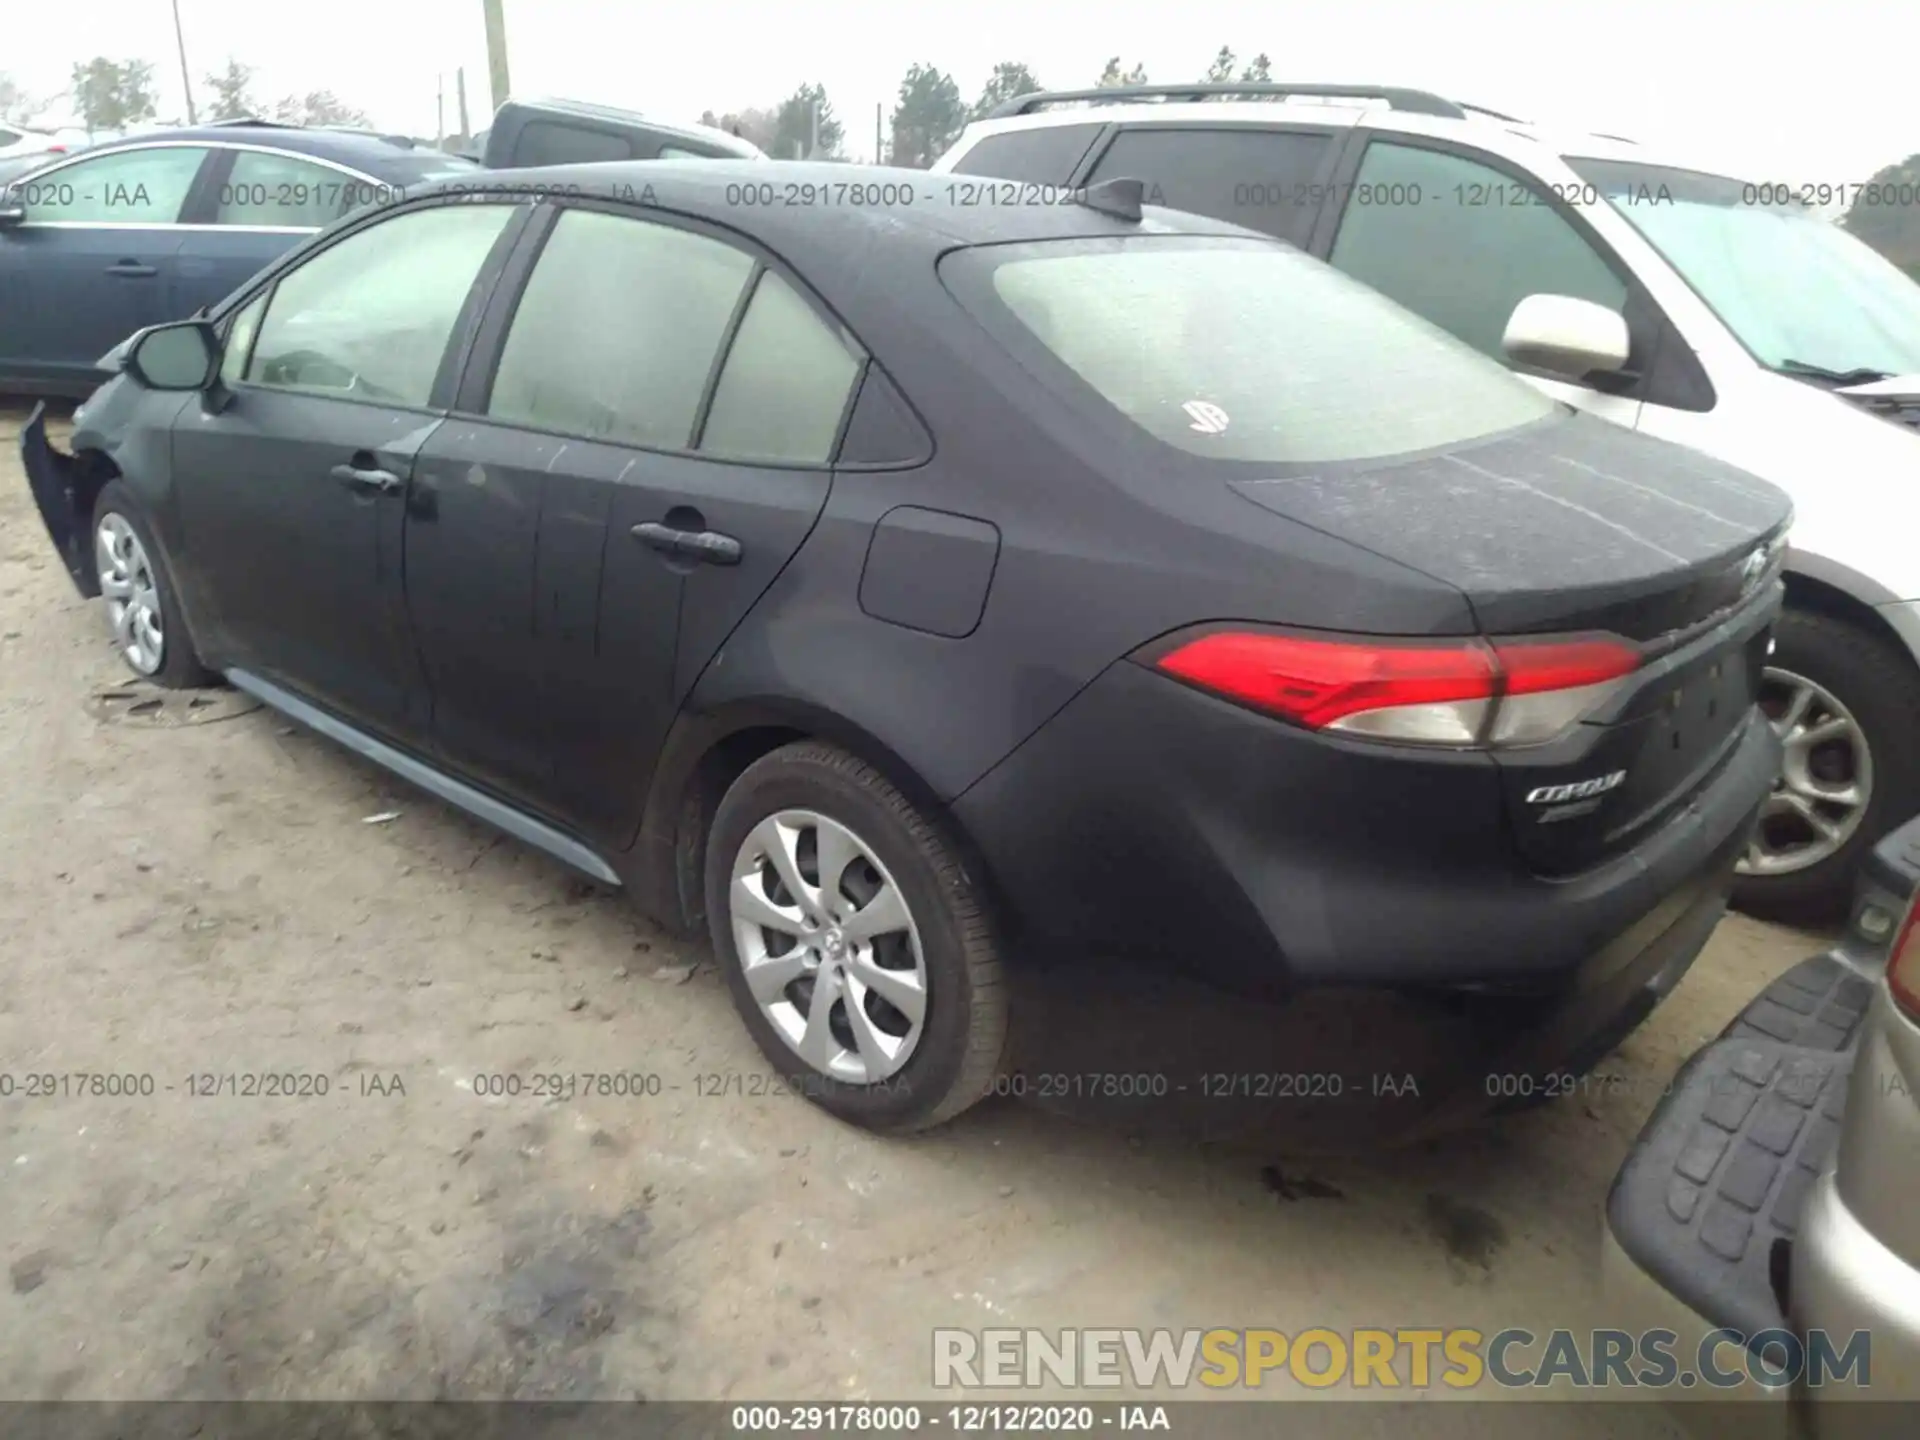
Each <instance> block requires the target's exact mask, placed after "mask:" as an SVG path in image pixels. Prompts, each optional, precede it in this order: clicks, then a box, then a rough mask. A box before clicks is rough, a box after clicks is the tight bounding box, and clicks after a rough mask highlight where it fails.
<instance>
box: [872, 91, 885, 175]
mask: <svg viewBox="0 0 1920 1440" xmlns="http://www.w3.org/2000/svg"><path fill="white" fill-rule="evenodd" d="M886 111H887V105H886V102H885V101H884V100H880V101H875V102H874V106H873V163H874V164H876V165H884V164H886V163H887V152H886V151H885V150H884V149H882V148H881V145H880V135H881V129H880V117H881V116H882V115H884V114H886Z"/></svg>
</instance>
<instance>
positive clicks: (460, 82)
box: [453, 65, 473, 150]
mask: <svg viewBox="0 0 1920 1440" xmlns="http://www.w3.org/2000/svg"><path fill="white" fill-rule="evenodd" d="M453 97H454V103H455V105H457V106H458V107H459V110H460V148H461V149H462V150H465V149H467V148H468V147H469V146H471V145H472V143H473V132H472V131H471V130H469V129H467V67H466V66H464V65H462V66H461V67H460V68H459V69H457V70H455V71H454V72H453Z"/></svg>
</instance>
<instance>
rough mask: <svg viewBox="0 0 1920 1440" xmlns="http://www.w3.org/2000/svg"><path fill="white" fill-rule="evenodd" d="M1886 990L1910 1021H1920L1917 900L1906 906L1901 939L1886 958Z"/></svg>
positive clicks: (1919, 912) (1919, 901)
mask: <svg viewBox="0 0 1920 1440" xmlns="http://www.w3.org/2000/svg"><path fill="white" fill-rule="evenodd" d="M1887 988H1888V989H1889V990H1891V991H1892V992H1893V998H1894V1001H1895V1003H1896V1004H1898V1005H1899V1006H1900V1008H1901V1009H1902V1010H1904V1011H1906V1012H1907V1014H1908V1016H1909V1017H1910V1018H1912V1019H1914V1020H1920V896H1916V897H1915V899H1914V901H1913V903H1912V904H1910V905H1908V906H1907V918H1906V921H1905V922H1904V923H1903V924H1902V925H1901V926H1900V937H1899V938H1898V939H1897V940H1895V941H1894V942H1893V951H1892V953H1891V954H1890V955H1889V956H1888V957H1887Z"/></svg>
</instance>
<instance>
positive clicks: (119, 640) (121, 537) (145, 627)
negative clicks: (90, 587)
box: [94, 513, 167, 675]
mask: <svg viewBox="0 0 1920 1440" xmlns="http://www.w3.org/2000/svg"><path fill="white" fill-rule="evenodd" d="M94 555H95V560H96V568H97V570H98V572H99V575H100V593H101V595H102V596H103V597H105V599H106V602H107V619H108V621H109V622H111V624H112V625H113V640H114V644H115V645H117V646H118V647H119V649H120V654H121V657H122V658H123V659H124V660H125V661H126V662H127V664H129V665H131V666H132V667H133V668H134V669H135V670H136V671H138V672H139V673H140V674H142V675H151V674H153V673H154V672H155V671H157V670H158V669H159V668H160V662H161V661H162V660H163V659H165V658H166V650H167V647H166V636H165V634H164V633H163V631H162V630H161V624H160V589H159V586H158V585H157V584H156V583H155V581H154V578H153V564H152V562H151V561H150V560H149V559H148V558H147V550H146V547H145V546H144V545H142V544H141V543H140V537H139V536H138V535H136V534H134V533H133V527H132V526H131V525H129V524H128V523H127V521H126V518H125V517H124V516H120V515H114V514H111V513H109V514H106V515H102V516H101V517H100V523H99V525H98V526H96V527H95V529H94Z"/></svg>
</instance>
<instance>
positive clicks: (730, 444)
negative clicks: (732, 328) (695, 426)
mask: <svg viewBox="0 0 1920 1440" xmlns="http://www.w3.org/2000/svg"><path fill="white" fill-rule="evenodd" d="M860 364H861V357H860V355H859V353H858V352H857V351H856V350H855V348H854V346H853V344H852V342H851V341H850V340H849V339H848V338H847V337H846V336H844V335H843V334H841V333H840V332H839V331H838V330H837V329H835V328H834V327H832V326H829V325H828V324H827V322H826V321H825V320H824V319H822V318H821V316H820V314H819V312H817V311H816V310H815V309H814V308H813V307H812V306H811V305H809V304H808V303H807V302H806V301H805V300H804V299H802V298H801V296H800V294H799V292H798V291H796V290H795V289H794V288H793V287H792V286H791V285H789V284H788V283H787V282H786V281H785V280H783V279H781V278H780V276H778V275H776V274H775V273H774V272H773V271H771V270H768V271H764V272H762V274H761V276H760V283H759V284H758V285H756V286H755V287H754V291H753V299H752V300H751V301H750V302H749V303H748V305H747V313H746V315H745V316H744V317H743V318H742V319H741V321H740V329H739V331H738V333H737V334H735V336H734V340H733V346H732V348H731V349H729V350H728V351H727V363H726V365H725V366H724V368H722V370H721V371H720V383H719V384H718V386H716V387H715V389H714V392H713V407H712V409H711V410H710V411H709V412H708V415H707V423H706V426H705V428H704V429H703V430H702V431H701V435H700V449H701V451H702V452H703V453H706V454H709V455H716V456H720V457H723V458H725V459H728V460H742V461H748V462H752V461H769V462H773V463H776V464H794V465H822V464H825V463H826V461H827V460H828V459H829V458H830V457H831V456H832V454H833V442H834V441H835V440H836V439H837V438H839V434H840V421H841V417H842V416H844V415H845V414H846V409H847V398H848V396H849V395H850V394H851V393H852V392H853V382H854V380H855V379H856V378H857V377H858V376H859V373H860Z"/></svg>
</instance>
